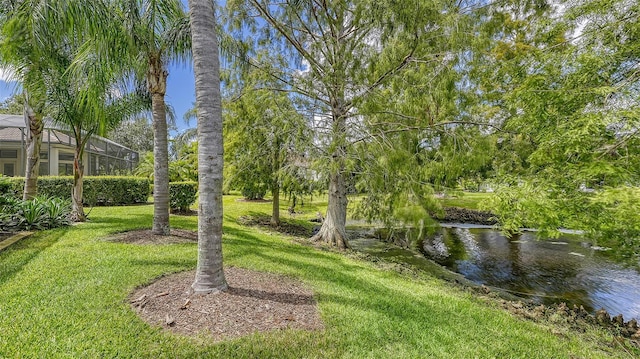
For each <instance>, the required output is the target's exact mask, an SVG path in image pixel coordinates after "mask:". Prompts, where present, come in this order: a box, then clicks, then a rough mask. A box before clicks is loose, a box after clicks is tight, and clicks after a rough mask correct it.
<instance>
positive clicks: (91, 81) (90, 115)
mask: <svg viewBox="0 0 640 359" xmlns="http://www.w3.org/2000/svg"><path fill="white" fill-rule="evenodd" d="M84 35H85V36H88V37H93V36H90V35H89V34H84ZM61 43H63V44H64V46H59V47H58V48H57V51H55V52H52V56H51V57H50V58H49V60H48V62H47V64H48V69H47V71H46V72H45V81H46V83H47V87H48V89H49V91H48V95H47V102H48V103H49V104H50V109H51V112H50V114H51V117H52V118H53V120H54V121H56V122H58V123H59V124H61V125H63V126H65V127H66V128H67V129H68V130H69V132H70V133H71V137H72V139H73V142H74V144H75V151H74V160H73V189H72V196H71V197H72V213H71V214H72V219H73V220H74V221H76V222H81V221H84V220H85V219H86V217H85V213H84V209H83V205H82V199H83V197H82V194H83V186H82V184H83V176H84V151H85V149H86V148H87V143H88V141H89V139H90V138H91V136H92V135H93V134H104V133H106V132H107V131H108V130H110V129H112V128H114V127H115V126H116V125H117V124H119V123H120V122H121V121H123V120H124V119H128V118H131V117H133V116H135V115H137V114H139V113H140V112H142V111H144V110H146V109H148V107H149V101H148V96H147V93H146V91H141V90H133V91H129V92H123V90H124V89H125V88H124V87H121V88H119V87H117V84H118V82H119V81H121V79H122V78H123V76H124V72H125V66H126V65H127V63H126V62H125V61H122V59H117V58H114V57H104V56H102V55H106V54H101V53H100V52H99V50H98V49H97V48H95V47H94V46H93V45H95V43H94V41H93V40H86V41H85V40H83V39H82V35H80V34H74V36H73V39H71V38H66V39H61ZM100 45H101V44H100Z"/></svg>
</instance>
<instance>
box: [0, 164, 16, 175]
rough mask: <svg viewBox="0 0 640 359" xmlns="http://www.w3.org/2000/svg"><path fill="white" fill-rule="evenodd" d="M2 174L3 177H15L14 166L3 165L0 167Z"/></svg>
mask: <svg viewBox="0 0 640 359" xmlns="http://www.w3.org/2000/svg"><path fill="white" fill-rule="evenodd" d="M2 174H3V175H5V176H9V177H13V176H15V175H16V168H15V164H13V163H5V164H4V165H3V166H2Z"/></svg>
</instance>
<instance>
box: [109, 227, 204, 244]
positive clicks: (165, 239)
mask: <svg viewBox="0 0 640 359" xmlns="http://www.w3.org/2000/svg"><path fill="white" fill-rule="evenodd" d="M105 240H107V241H112V242H122V243H132V244H172V243H198V232H194V231H188V230H185V229H176V228H172V229H171V231H170V234H169V235H168V236H161V235H158V234H153V233H151V230H150V229H139V230H134V231H128V232H122V233H117V234H114V235H112V236H110V237H108V238H105Z"/></svg>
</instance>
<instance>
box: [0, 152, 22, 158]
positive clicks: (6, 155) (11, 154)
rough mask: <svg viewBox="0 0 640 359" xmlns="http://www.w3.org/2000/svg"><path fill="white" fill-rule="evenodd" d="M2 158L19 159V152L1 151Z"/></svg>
mask: <svg viewBox="0 0 640 359" xmlns="http://www.w3.org/2000/svg"><path fill="white" fill-rule="evenodd" d="M0 158H18V150H0Z"/></svg>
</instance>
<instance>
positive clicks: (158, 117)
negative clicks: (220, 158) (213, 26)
mask: <svg viewBox="0 0 640 359" xmlns="http://www.w3.org/2000/svg"><path fill="white" fill-rule="evenodd" d="M115 5H116V7H117V9H118V10H119V15H120V16H121V17H122V24H123V28H124V32H125V33H126V36H127V38H128V39H127V40H128V43H129V44H130V47H129V52H130V55H131V60H132V64H134V71H135V76H136V77H137V78H141V79H144V81H145V82H146V85H147V89H148V91H149V93H150V94H151V100H152V115H153V132H154V146H153V154H154V159H155V163H154V177H153V228H152V232H153V233H154V234H161V235H168V234H169V231H170V227H169V151H168V141H167V114H166V104H165V100H164V98H165V93H166V89H167V77H168V76H169V72H168V71H167V69H166V66H167V64H168V63H169V62H171V61H180V60H182V61H186V60H187V59H188V58H189V55H190V45H191V42H190V40H191V38H190V33H189V17H188V16H187V14H186V13H185V11H184V9H183V7H182V3H181V2H180V1H179V0H118V1H116V2H115Z"/></svg>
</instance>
